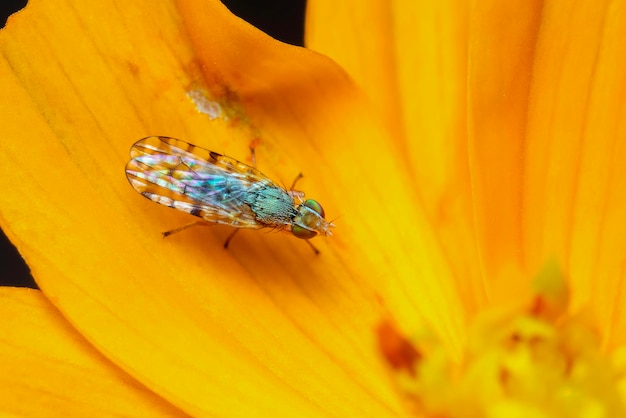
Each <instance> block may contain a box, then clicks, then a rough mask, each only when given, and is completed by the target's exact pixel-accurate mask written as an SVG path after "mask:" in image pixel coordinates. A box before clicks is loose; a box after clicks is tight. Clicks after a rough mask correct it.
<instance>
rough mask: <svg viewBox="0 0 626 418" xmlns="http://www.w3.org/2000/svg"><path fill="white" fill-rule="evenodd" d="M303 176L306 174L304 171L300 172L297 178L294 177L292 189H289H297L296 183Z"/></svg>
mask: <svg viewBox="0 0 626 418" xmlns="http://www.w3.org/2000/svg"><path fill="white" fill-rule="evenodd" d="M302 177H304V176H303V175H302V173H298V175H297V176H296V178H295V179H293V183H291V189H289V190H295V189H296V183H297V182H298V181H299V180H300V179H301V178H302Z"/></svg>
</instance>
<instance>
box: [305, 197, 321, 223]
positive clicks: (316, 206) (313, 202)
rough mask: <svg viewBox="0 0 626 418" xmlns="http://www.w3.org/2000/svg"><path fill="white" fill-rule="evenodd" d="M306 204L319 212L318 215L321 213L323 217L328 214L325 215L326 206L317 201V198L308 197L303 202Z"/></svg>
mask: <svg viewBox="0 0 626 418" xmlns="http://www.w3.org/2000/svg"><path fill="white" fill-rule="evenodd" d="M303 205H304V206H306V207H307V208H310V209H313V210H314V211H315V212H317V213H318V215H320V216H321V217H322V218H325V217H326V216H325V215H324V208H323V207H322V205H320V204H319V203H317V201H316V200H313V199H308V200H305V201H304V203H303Z"/></svg>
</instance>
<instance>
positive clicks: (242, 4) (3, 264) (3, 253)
mask: <svg viewBox="0 0 626 418" xmlns="http://www.w3.org/2000/svg"><path fill="white" fill-rule="evenodd" d="M50 1H54V0H50ZM222 3H224V4H225V5H226V6H227V7H228V8H229V9H230V11H231V12H233V13H234V14H236V15H237V16H239V17H240V18H242V19H244V20H246V21H248V22H250V23H251V24H253V25H254V26H256V27H257V28H259V29H261V30H262V31H263V32H265V33H267V34H269V35H270V36H272V37H274V38H276V39H278V40H281V41H283V42H287V43H290V44H293V45H300V46H302V45H303V35H304V10H305V7H306V0H222ZM25 5H26V1H18V0H0V18H1V21H0V23H1V24H2V26H3V27H4V25H5V23H6V20H7V18H8V17H9V15H11V14H12V13H15V12H16V11H18V10H19V9H21V8H23V7H24V6H25ZM3 140H9V141H10V138H4V139H3ZM1 211H2V208H0V212H1ZM0 285H1V286H26V287H32V288H36V287H37V285H36V284H35V281H34V280H33V278H32V277H31V276H30V272H29V269H28V266H27V265H26V263H24V260H22V258H21V257H20V255H19V253H18V252H17V250H16V249H15V247H14V246H13V245H12V244H11V242H10V241H9V240H8V239H7V237H6V236H5V235H4V233H2V232H1V231H0Z"/></svg>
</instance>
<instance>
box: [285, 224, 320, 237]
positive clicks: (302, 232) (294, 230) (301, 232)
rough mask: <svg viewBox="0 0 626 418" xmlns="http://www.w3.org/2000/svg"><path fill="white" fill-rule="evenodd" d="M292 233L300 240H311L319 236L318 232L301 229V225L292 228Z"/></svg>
mask: <svg viewBox="0 0 626 418" xmlns="http://www.w3.org/2000/svg"><path fill="white" fill-rule="evenodd" d="M291 232H292V233H293V234H294V235H295V236H296V237H298V238H300V239H311V238H313V237H314V236H316V235H317V232H315V231H311V230H310V229H306V228H303V227H301V226H300V225H294V226H292V227H291Z"/></svg>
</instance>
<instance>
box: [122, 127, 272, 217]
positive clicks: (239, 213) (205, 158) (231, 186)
mask: <svg viewBox="0 0 626 418" xmlns="http://www.w3.org/2000/svg"><path fill="white" fill-rule="evenodd" d="M130 155H131V160H130V161H129V162H128V164H127V165H126V177H127V178H128V181H129V182H130V184H131V185H132V186H133V188H134V189H135V190H136V191H137V192H139V193H141V194H142V195H143V196H144V197H146V198H148V199H150V200H152V201H153V202H156V203H159V204H162V205H165V206H169V207H171V208H174V209H178V210H180V211H183V212H186V213H189V214H191V215H194V216H198V217H200V218H203V219H205V220H206V221H209V222H214V223H220V224H225V225H230V226H234V227H239V228H262V227H263V225H261V224H259V223H258V221H257V220H256V217H255V214H254V213H253V212H252V211H251V210H250V207H249V206H248V205H247V204H245V203H244V196H245V193H246V192H247V191H248V190H249V189H250V187H252V186H253V185H256V187H258V184H260V183H261V184H266V185H268V186H270V187H278V186H276V185H275V184H274V183H273V182H272V181H271V180H270V179H269V178H267V177H266V176H265V175H263V174H262V173H261V172H260V171H259V170H257V169H255V168H253V167H250V166H249V165H247V164H244V163H242V162H240V161H237V160H235V159H233V158H230V157H226V156H224V155H221V154H219V153H216V152H213V151H209V150H206V149H204V148H200V147H197V146H195V145H192V144H188V143H186V142H184V141H181V140H178V139H175V138H169V137H162V136H158V137H157V136H151V137H147V138H144V139H141V140H139V141H137V142H136V143H135V144H134V145H133V146H132V147H131V151H130Z"/></svg>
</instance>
